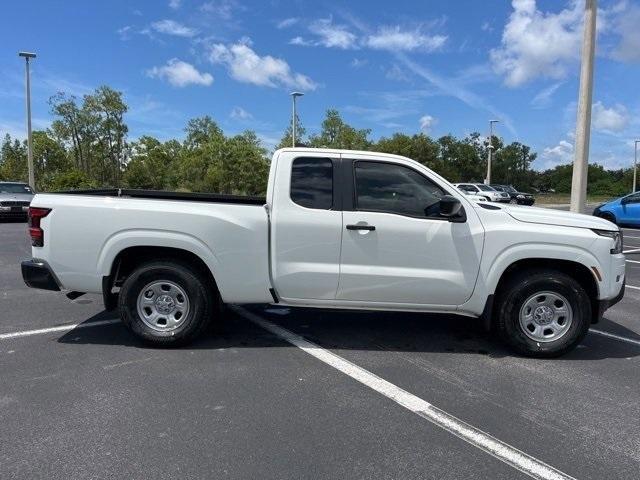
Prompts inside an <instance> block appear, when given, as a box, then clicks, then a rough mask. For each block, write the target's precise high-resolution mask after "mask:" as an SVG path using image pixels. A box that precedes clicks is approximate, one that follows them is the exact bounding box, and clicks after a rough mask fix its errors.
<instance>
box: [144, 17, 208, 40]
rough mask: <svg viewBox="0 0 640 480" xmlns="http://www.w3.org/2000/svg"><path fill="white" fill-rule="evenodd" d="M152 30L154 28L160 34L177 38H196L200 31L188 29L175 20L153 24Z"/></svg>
mask: <svg viewBox="0 0 640 480" xmlns="http://www.w3.org/2000/svg"><path fill="white" fill-rule="evenodd" d="M151 28H153V29H154V30H155V31H156V32H158V33H164V34H166V35H175V36H177V37H194V36H195V35H197V33H198V31H197V30H195V29H193V28H190V27H187V26H186V25H183V24H181V23H179V22H176V21H175V20H168V19H167V20H160V21H158V22H153V23H152V24H151Z"/></svg>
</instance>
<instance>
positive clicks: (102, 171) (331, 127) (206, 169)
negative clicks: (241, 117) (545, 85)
mask: <svg viewBox="0 0 640 480" xmlns="http://www.w3.org/2000/svg"><path fill="white" fill-rule="evenodd" d="M49 104H50V107H51V113H52V115H53V117H54V120H53V122H52V124H51V127H50V128H49V129H47V130H41V131H34V132H33V158H34V169H35V177H36V185H35V187H36V190H37V191H57V190H69V189H78V188H104V187H119V188H120V187H122V188H142V189H155V190H177V191H192V192H220V193H234V194H264V193H265V191H266V184H267V176H268V170H269V157H268V153H269V152H268V150H267V148H266V147H265V146H264V145H263V143H262V142H261V140H260V139H259V138H258V136H257V135H256V133H255V132H254V131H251V130H247V131H245V132H242V133H240V134H237V135H232V136H230V135H226V134H225V133H224V132H223V131H222V129H221V128H220V127H219V126H218V124H217V123H216V122H215V121H214V120H213V119H212V118H210V117H208V116H205V117H201V118H195V119H192V120H190V121H189V122H188V123H187V125H186V127H185V136H184V139H182V140H177V139H172V140H167V141H160V140H158V139H156V138H154V137H152V136H147V135H145V136H142V137H140V138H138V139H136V140H129V138H128V131H129V130H128V127H127V125H126V122H125V115H126V113H127V110H128V107H127V105H126V103H125V101H124V99H123V95H122V93H121V92H118V91H116V90H113V89H112V88H110V87H108V86H101V87H99V88H97V89H96V90H95V91H94V92H93V93H91V94H88V95H84V96H83V98H82V99H78V98H77V97H75V96H73V95H67V94H65V93H58V94H57V95H54V96H53V97H51V99H50V100H49ZM296 132H297V140H298V142H299V143H300V144H304V145H307V146H310V147H317V148H321V147H326V148H341V149H353V150H371V151H379V152H386V153H394V154H398V155H404V156H406V157H409V158H412V159H414V160H416V161H418V162H420V163H422V164H423V165H426V166H427V167H429V168H431V169H432V170H434V171H435V172H437V173H439V174H440V175H442V176H443V177H445V178H447V179H448V180H449V181H452V182H482V181H483V179H484V177H485V174H486V170H487V153H488V147H489V141H488V139H486V138H484V137H483V136H481V135H480V134H479V133H471V134H470V135H467V136H466V137H464V138H457V137H455V136H453V135H445V136H442V137H440V138H438V139H435V138H431V137H430V136H428V135H426V134H425V133H416V134H413V135H407V134H404V133H395V134H393V135H391V136H390V137H382V138H380V139H378V140H373V139H371V138H370V135H371V131H370V130H369V129H358V128H356V127H354V126H352V125H349V124H348V123H346V122H345V121H344V120H343V119H342V117H341V116H340V113H339V112H338V111H337V110H335V109H330V110H327V112H326V116H325V118H324V120H323V122H322V126H321V129H320V132H319V133H317V134H313V135H307V134H306V130H305V128H304V126H303V125H302V124H301V122H300V120H299V119H298V118H296ZM491 144H492V146H493V152H494V153H493V162H492V180H493V181H494V182H495V183H503V184H510V185H514V186H516V187H517V188H518V189H520V190H524V191H532V190H533V189H536V190H540V191H549V190H552V191H555V192H557V193H569V192H570V191H571V175H572V168H571V164H567V165H559V166H557V167H555V168H552V169H549V170H545V171H535V170H533V169H532V168H531V164H532V162H533V161H534V160H535V159H536V156H537V154H536V153H535V152H533V151H532V150H531V148H530V147H529V146H527V145H525V144H523V143H520V142H512V143H510V144H508V145H507V144H504V142H503V141H502V139H501V138H499V137H497V136H494V137H492V138H491ZM290 145H291V127H290V126H289V127H288V128H287V129H286V130H285V132H284V133H283V137H282V140H281V141H280V144H279V145H278V146H277V148H280V147H284V146H287V147H288V146H290ZM27 177H28V175H27V146H26V141H20V140H18V139H15V138H12V137H11V136H10V135H8V134H7V135H5V137H4V139H3V141H2V146H1V148H0V180H20V181H26V180H27ZM631 184H632V171H631V169H626V170H606V169H604V168H603V167H602V166H601V165H595V164H591V165H589V182H588V189H589V193H590V194H595V195H609V196H618V195H622V194H625V193H627V192H629V191H630V189H631Z"/></svg>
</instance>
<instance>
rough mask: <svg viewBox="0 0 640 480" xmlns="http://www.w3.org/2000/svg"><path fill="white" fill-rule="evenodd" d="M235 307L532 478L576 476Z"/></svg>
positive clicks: (331, 364)
mask: <svg viewBox="0 0 640 480" xmlns="http://www.w3.org/2000/svg"><path fill="white" fill-rule="evenodd" d="M232 308H233V309H234V310H235V311H236V312H238V313H239V314H240V315H241V316H243V317H244V318H246V319H247V320H250V321H251V322H253V323H255V324H257V325H259V326H260V327H262V328H264V329H265V330H267V331H269V332H271V333H272V334H274V335H276V336H278V337H280V338H282V339H283V340H285V341H287V342H289V343H290V344H292V345H294V346H296V347H298V348H299V349H301V350H302V351H304V352H305V353H308V354H309V355H311V356H313V357H315V358H316V359H318V360H320V361H321V362H324V363H326V364H327V365H329V366H331V367H333V368H335V369H336V370H338V371H340V372H342V373H344V374H345V375H348V376H349V377H351V378H353V379H354V380H357V381H358V382H360V383H362V384H363V385H365V386H367V387H369V388H371V389H373V390H375V391H376V392H378V393H380V394H382V395H384V396H385V397H387V398H389V399H391V400H393V401H394V402H396V403H397V404H398V405H401V406H402V407H404V408H406V409H408V410H409V411H411V412H413V413H415V414H417V415H419V416H421V417H422V418H424V419H426V420H428V421H430V422H431V423H433V424H434V425H436V426H438V427H440V428H442V429H444V430H446V431H448V432H449V433H451V434H453V435H455V436H457V437H458V438H460V439H462V440H464V441H465V442H467V443H469V444H471V445H473V446H474V447H476V448H479V449H481V450H483V451H485V452H486V453H488V454H490V455H492V456H494V457H495V458H497V459H498V460H500V461H502V462H504V463H506V464H507V465H510V466H512V467H514V468H516V469H518V470H520V471H521V472H523V473H525V474H527V475H529V476H530V477H532V478H536V479H540V480H551V479H554V480H556V479H557V480H566V479H573V477H571V476H569V475H567V474H565V473H563V472H561V471H559V470H557V469H556V468H554V467H552V466H550V465H547V464H546V463H544V462H542V461H541V460H538V459H537V458H534V457H532V456H531V455H528V454H526V453H524V452H522V451H520V450H518V449H517V448H515V447H513V446H511V445H509V444H507V443H505V442H503V441H501V440H498V439H497V438H495V437H493V436H491V435H490V434H488V433H486V432H483V431H482V430H480V429H478V428H476V427H474V426H472V425H469V424H468V423H466V422H464V421H462V420H460V419H459V418H456V417H454V416H453V415H450V414H448V413H447V412H445V411H443V410H440V409H439V408H437V407H435V406H433V405H431V404H430V403H429V402H427V401H426V400H423V399H421V398H420V397H417V396H416V395H413V394H412V393H409V392H407V391H406V390H403V389H402V388H400V387H398V386H397V385H394V384H393V383H391V382H388V381H387V380H384V379H383V378H380V377H378V376H377V375H375V374H374V373H371V372H370V371H368V370H365V369H364V368H362V367H359V366H358V365H355V364H354V363H351V362H350V361H348V360H346V359H344V358H342V357H340V356H339V355H336V354H334V353H332V352H330V351H329V350H326V349H324V348H322V347H320V346H318V345H316V344H315V343H312V342H310V341H309V340H307V339H305V338H304V337H301V336H300V335H298V334H296V333H293V332H292V331H290V330H287V329H286V328H283V327H280V326H278V325H276V324H274V323H272V322H270V321H268V320H265V319H263V318H261V317H259V316H258V315H255V314H253V313H251V312H249V311H247V310H245V309H244V308H242V307H232ZM574 480H575V479H574Z"/></svg>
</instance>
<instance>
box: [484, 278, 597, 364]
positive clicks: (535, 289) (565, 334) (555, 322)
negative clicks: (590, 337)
mask: <svg viewBox="0 0 640 480" xmlns="http://www.w3.org/2000/svg"><path fill="white" fill-rule="evenodd" d="M503 290H504V293H503V294H502V295H501V296H500V297H499V299H498V309H497V319H496V320H497V322H496V326H497V330H498V333H499V334H500V336H501V338H502V339H503V340H504V341H505V342H506V343H507V344H508V345H509V346H510V347H511V348H513V349H514V350H515V351H517V352H518V353H521V354H523V355H528V356H532V357H555V356H559V355H562V354H564V353H567V352H569V351H570V350H572V349H573V348H575V347H576V345H578V344H579V343H580V342H581V341H582V340H583V338H584V337H585V335H586V334H587V332H588V330H589V325H590V324H591V302H590V300H589V297H588V295H587V293H586V292H585V290H584V289H583V288H582V286H581V285H580V284H579V283H578V282H577V281H576V280H574V279H573V278H571V277H569V276H568V275H566V274H564V273H562V272H559V271H555V270H528V271H525V272H521V273H519V274H518V275H515V276H514V277H512V278H511V279H509V281H508V283H507V285H505V288H504V289H503Z"/></svg>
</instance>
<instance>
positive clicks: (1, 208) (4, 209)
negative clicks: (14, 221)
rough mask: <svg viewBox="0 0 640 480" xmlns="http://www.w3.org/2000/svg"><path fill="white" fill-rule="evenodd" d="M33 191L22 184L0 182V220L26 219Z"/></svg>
mask: <svg viewBox="0 0 640 480" xmlns="http://www.w3.org/2000/svg"><path fill="white" fill-rule="evenodd" d="M33 195H34V193H33V190H32V189H31V187H30V186H29V185H27V184H26V183H22V182H0V219H1V218H24V219H26V218H27V213H28V212H29V204H30V203H31V199H32V198H33Z"/></svg>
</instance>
